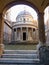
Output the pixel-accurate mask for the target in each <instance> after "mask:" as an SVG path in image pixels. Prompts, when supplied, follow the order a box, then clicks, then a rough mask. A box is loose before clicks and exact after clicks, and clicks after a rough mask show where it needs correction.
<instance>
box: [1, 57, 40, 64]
mask: <svg viewBox="0 0 49 65" xmlns="http://www.w3.org/2000/svg"><path fill="white" fill-rule="evenodd" d="M39 61H40V60H39V59H21V58H19V59H18V58H13V59H12V58H8V59H7V58H0V64H39Z"/></svg>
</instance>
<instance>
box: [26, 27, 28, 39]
mask: <svg viewBox="0 0 49 65" xmlns="http://www.w3.org/2000/svg"><path fill="white" fill-rule="evenodd" d="M26 40H28V28H26Z"/></svg>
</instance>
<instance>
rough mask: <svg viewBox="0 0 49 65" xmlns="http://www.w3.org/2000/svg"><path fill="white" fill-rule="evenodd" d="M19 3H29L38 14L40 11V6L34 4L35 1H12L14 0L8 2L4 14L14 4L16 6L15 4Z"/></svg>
mask: <svg viewBox="0 0 49 65" xmlns="http://www.w3.org/2000/svg"><path fill="white" fill-rule="evenodd" d="M18 4H24V5H28V6H30V7H32V8H33V9H34V10H35V11H36V12H37V14H38V12H39V10H38V8H37V7H36V6H35V5H34V4H33V3H30V2H28V1H26V0H25V1H23V0H21V1H20V0H18V1H12V2H10V3H8V4H7V5H6V6H5V7H4V8H3V15H4V14H5V12H6V11H7V10H8V9H9V8H11V7H12V6H14V5H18Z"/></svg>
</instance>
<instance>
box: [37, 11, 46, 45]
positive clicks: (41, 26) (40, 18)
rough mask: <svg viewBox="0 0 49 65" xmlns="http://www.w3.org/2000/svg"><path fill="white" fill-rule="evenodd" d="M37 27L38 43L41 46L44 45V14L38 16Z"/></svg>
mask: <svg viewBox="0 0 49 65" xmlns="http://www.w3.org/2000/svg"><path fill="white" fill-rule="evenodd" d="M38 26H39V41H40V42H41V45H45V41H46V40H45V27H44V14H43V13H40V12H39V14H38Z"/></svg>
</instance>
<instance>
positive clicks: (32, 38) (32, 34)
mask: <svg viewBox="0 0 49 65" xmlns="http://www.w3.org/2000/svg"><path fill="white" fill-rule="evenodd" d="M32 40H33V28H32Z"/></svg>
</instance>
